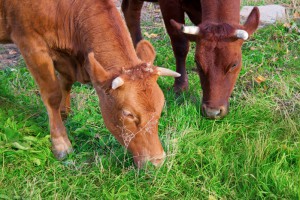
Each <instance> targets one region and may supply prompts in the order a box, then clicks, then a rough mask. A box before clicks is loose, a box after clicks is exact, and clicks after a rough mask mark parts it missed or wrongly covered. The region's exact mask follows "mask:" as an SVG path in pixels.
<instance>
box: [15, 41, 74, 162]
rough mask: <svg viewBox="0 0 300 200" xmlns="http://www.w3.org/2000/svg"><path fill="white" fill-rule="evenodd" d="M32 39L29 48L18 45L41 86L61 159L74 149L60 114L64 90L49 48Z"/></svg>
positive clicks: (52, 135)
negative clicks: (61, 87)
mask: <svg viewBox="0 0 300 200" xmlns="http://www.w3.org/2000/svg"><path fill="white" fill-rule="evenodd" d="M27 41H29V39H28V40H27ZM31 41H32V42H31V43H30V47H28V48H27V47H24V46H25V45H24V44H23V45H22V46H21V45H18V44H17V45H18V46H19V48H20V50H21V52H22V55H23V57H24V59H25V61H26V64H27V66H28V69H29V71H30V72H31V74H32V76H33V77H34V79H35V81H36V83H37V85H38V87H39V90H40V94H41V97H42V100H43V102H44V105H45V107H46V109H47V111H48V116H49V124H50V135H51V141H52V151H53V153H54V156H55V157H56V158H57V159H59V160H61V159H63V158H65V157H66V156H67V154H68V153H70V152H71V151H72V146H71V143H70V141H69V138H68V135H67V132H66V128H65V126H64V125H63V122H62V118H61V115H60V103H61V100H62V92H61V89H60V85H59V82H58V79H57V76H56V74H55V70H54V66H53V61H52V59H51V57H50V56H49V54H48V53H47V49H46V48H43V47H41V45H40V44H34V43H33V41H36V40H31ZM27 44H28V43H27ZM33 48H34V49H33Z"/></svg>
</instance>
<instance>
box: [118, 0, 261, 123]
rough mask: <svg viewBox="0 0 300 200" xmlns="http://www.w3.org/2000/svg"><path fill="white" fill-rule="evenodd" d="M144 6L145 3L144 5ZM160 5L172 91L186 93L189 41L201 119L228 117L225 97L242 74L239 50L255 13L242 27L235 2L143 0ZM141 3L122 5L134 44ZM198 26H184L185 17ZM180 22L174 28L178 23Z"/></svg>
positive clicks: (255, 24)
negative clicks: (172, 65) (172, 69)
mask: <svg viewBox="0 0 300 200" xmlns="http://www.w3.org/2000/svg"><path fill="white" fill-rule="evenodd" d="M146 1H147V0H146ZM148 1H150V2H157V1H158V2H159V5H160V8H161V12H162V15H163V19H164V22H165V26H166V28H167V31H168V34H169V36H170V39H171V43H172V47H173V51H174V55H175V58H176V71H177V72H179V73H180V74H181V77H179V78H176V79H175V83H174V90H175V92H180V91H183V90H187V89H188V77H187V73H186V67H185V61H186V56H187V53H188V50H189V41H195V42H196V54H195V61H196V63H197V68H198V72H199V76H200V80H201V86H202V89H203V100H202V114H203V115H204V116H206V117H208V118H212V119H215V118H220V117H224V116H225V115H226V114H227V113H228V107H229V102H228V101H229V97H230V95H231V93H232V90H233V87H234V84H235V82H236V79H237V77H238V74H239V72H240V70H241V66H242V60H241V57H242V56H241V46H242V44H243V41H244V40H246V39H247V38H248V36H249V35H251V34H252V33H253V32H254V31H255V30H256V29H257V27H258V24H259V10H258V9H257V8H254V9H253V11H252V12H251V14H250V15H249V17H248V19H247V21H246V23H245V24H244V25H243V26H242V25H240V24H239V21H240V20H239V19H240V16H239V13H240V0H206V1H205V0H202V1H201V0H148ZM142 5H143V1H140V0H123V2H122V10H123V12H124V16H125V20H126V23H127V26H128V28H129V31H130V33H131V36H132V38H133V42H134V44H137V43H138V42H139V41H140V40H141V39H142V34H141V30H140V14H141V9H142ZM185 14H187V15H188V17H189V18H190V20H191V21H192V22H193V23H194V24H195V25H197V26H194V27H187V26H184V25H183V24H184V21H185V20H184V15H185ZM176 21H177V22H179V23H177V22H176Z"/></svg>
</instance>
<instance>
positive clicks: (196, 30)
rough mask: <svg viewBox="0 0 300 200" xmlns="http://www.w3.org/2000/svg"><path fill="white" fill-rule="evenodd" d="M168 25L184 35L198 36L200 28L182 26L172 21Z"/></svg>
mask: <svg viewBox="0 0 300 200" xmlns="http://www.w3.org/2000/svg"><path fill="white" fill-rule="evenodd" d="M170 23H171V25H172V26H173V27H174V28H176V29H177V30H180V31H182V32H183V33H186V34H191V35H198V34H199V32H200V28H199V27H198V26H185V25H184V24H181V23H178V22H176V21H175V20H174V19H171V20H170Z"/></svg>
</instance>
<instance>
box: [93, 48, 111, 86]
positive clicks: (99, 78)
mask: <svg viewBox="0 0 300 200" xmlns="http://www.w3.org/2000/svg"><path fill="white" fill-rule="evenodd" d="M88 59H89V64H90V66H89V70H88V71H89V75H90V77H91V80H92V81H93V82H104V81H106V80H108V79H109V77H110V76H109V73H108V72H107V71H106V70H105V69H104V68H103V67H102V65H101V64H100V63H99V62H98V61H97V60H96V58H95V56H94V53H93V52H91V53H89V55H88Z"/></svg>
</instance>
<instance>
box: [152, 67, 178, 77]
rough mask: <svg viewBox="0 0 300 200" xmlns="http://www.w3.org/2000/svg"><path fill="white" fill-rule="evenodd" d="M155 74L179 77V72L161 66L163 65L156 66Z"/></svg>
mask: <svg viewBox="0 0 300 200" xmlns="http://www.w3.org/2000/svg"><path fill="white" fill-rule="evenodd" d="M157 74H158V75H159V76H172V77H179V76H181V74H179V73H177V72H174V71H173V70H170V69H167V68H163V67H157Z"/></svg>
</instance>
